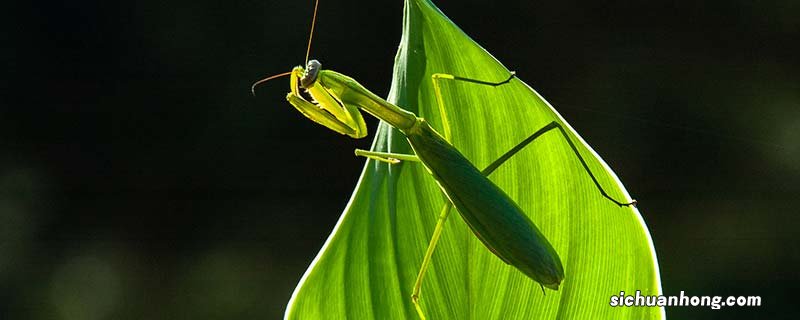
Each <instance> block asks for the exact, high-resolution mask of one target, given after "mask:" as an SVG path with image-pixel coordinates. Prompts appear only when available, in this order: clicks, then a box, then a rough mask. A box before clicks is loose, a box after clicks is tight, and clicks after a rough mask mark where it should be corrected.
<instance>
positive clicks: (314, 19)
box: [250, 0, 319, 96]
mask: <svg viewBox="0 0 800 320" xmlns="http://www.w3.org/2000/svg"><path fill="white" fill-rule="evenodd" d="M318 7H319V0H315V1H314V14H313V15H312V16H311V31H309V32H308V45H307V46H306V62H305V63H303V66H305V65H308V56H309V55H310V54H311V39H312V38H313V37H314V26H316V24H317V8H318ZM290 74H292V72H291V71H289V72H284V73H280V74H276V75H272V76H269V77H266V78H264V79H261V80H258V81H256V82H254V83H253V85H252V86H250V93H252V94H253V95H254V96H255V95H256V87H257V86H258V85H260V84H262V83H264V82H267V81H270V80H272V79H276V78H280V77H284V76H288V75H290Z"/></svg>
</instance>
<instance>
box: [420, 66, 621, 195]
mask: <svg viewBox="0 0 800 320" xmlns="http://www.w3.org/2000/svg"><path fill="white" fill-rule="evenodd" d="M515 77H516V73H515V72H514V71H511V72H509V76H508V78H506V79H505V80H503V81H499V82H490V81H484V80H477V79H470V78H464V77H459V76H454V75H451V74H446V73H435V74H433V75H432V76H431V79H432V80H433V89H434V93H435V94H436V102H437V103H438V105H439V110H440V113H441V116H442V122H443V123H444V126H445V132H446V134H445V137H446V138H447V139H448V141H449V140H450V135H449V131H450V128H449V125H448V122H447V114H446V113H445V108H444V101H443V100H444V99H442V94H441V89H440V87H439V80H443V79H444V80H454V81H463V82H467V83H473V84H477V85H486V86H492V87H497V86H500V85H503V84H506V83H509V82H511V80H512V79H514V78H515ZM553 129H558V132H559V133H560V134H561V136H562V137H563V138H564V140H566V141H567V144H568V145H569V147H570V149H572V152H573V153H574V154H575V156H577V157H578V160H579V161H580V163H581V165H582V166H583V169H584V171H586V173H587V174H589V177H590V178H591V179H592V182H594V185H595V186H596V187H597V189H598V190H600V194H601V195H603V197H605V198H606V199H608V200H610V201H611V202H613V203H615V204H616V205H618V206H631V205H634V206H635V205H636V200H632V201H631V202H622V201H618V200H616V199H614V198H612V197H611V196H610V195H608V193H607V192H606V191H605V190H604V189H603V186H601V185H600V182H598V181H597V178H596V177H595V176H594V174H593V173H592V170H591V169H589V165H588V164H586V160H584V159H583V156H581V153H580V152H578V148H577V147H576V146H575V143H574V142H572V139H570V138H569V135H567V132H566V130H564V127H563V126H561V124H560V123H558V122H557V121H553V122H550V123H548V124H547V125H545V126H544V127H542V128H541V129H539V130H537V131H536V132H534V133H533V134H531V135H530V136H529V137H528V138H526V139H525V140H523V141H522V142H520V143H518V144H517V145H516V146H514V147H513V148H511V150H509V151H507V152H506V153H505V154H503V155H502V156H500V158H498V159H497V160H495V161H494V162H493V163H492V164H490V165H489V166H487V167H486V168H485V169H484V170H483V171H482V172H483V174H484V175H486V176H488V175H489V174H491V173H492V172H493V171H494V170H495V169H497V168H498V167H500V165H502V164H503V163H504V162H506V161H507V160H508V159H509V158H511V157H512V156H514V154H516V153H517V152H519V151H520V150H522V149H523V148H525V147H526V146H527V145H528V144H530V143H531V142H533V141H534V140H536V138H539V137H540V136H541V135H543V134H545V133H547V132H548V131H550V130H553Z"/></svg>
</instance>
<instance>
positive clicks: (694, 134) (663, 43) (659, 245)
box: [0, 0, 800, 319]
mask: <svg viewBox="0 0 800 320" xmlns="http://www.w3.org/2000/svg"><path fill="white" fill-rule="evenodd" d="M436 2H437V4H438V5H439V6H440V8H441V9H442V10H443V11H444V12H445V13H446V14H448V15H449V16H450V18H452V19H453V20H454V21H456V23H457V24H459V25H460V26H461V27H462V28H463V29H464V30H465V31H466V32H467V33H468V34H470V35H471V36H472V37H473V38H474V39H476V40H477V41H478V42H479V43H481V44H482V45H483V46H484V47H485V48H487V50H489V51H490V52H492V53H493V54H494V55H495V57H497V58H498V59H499V60H500V61H503V62H504V63H505V65H506V66H508V67H509V68H510V69H512V70H516V71H517V72H518V74H519V75H520V78H522V79H523V80H525V81H526V82H528V83H529V84H531V85H532V86H533V87H534V88H536V89H537V90H538V91H539V92H540V93H541V94H542V95H543V96H545V97H546V98H547V99H548V100H549V101H550V102H551V103H552V104H553V105H554V106H555V107H556V108H557V109H558V110H559V111H560V112H561V113H562V115H564V117H565V118H566V119H567V120H568V121H569V122H570V123H571V124H572V125H573V126H574V127H575V129H576V130H577V131H578V132H580V133H581V135H582V136H583V137H584V138H585V139H586V140H587V141H588V142H589V144H591V145H592V146H593V147H594V148H595V150H597V152H598V153H599V154H600V155H601V156H603V157H604V159H605V160H606V161H607V162H608V163H609V165H610V166H611V167H612V168H614V170H615V171H616V172H617V174H618V175H619V176H620V179H621V180H622V181H623V182H624V183H625V185H626V186H627V188H628V190H629V191H630V192H631V194H632V195H633V196H634V197H635V198H636V199H638V200H639V203H640V206H639V208H640V210H641V212H642V215H643V216H644V219H645V221H646V222H647V224H648V226H649V227H650V231H651V234H652V236H653V240H654V242H655V248H656V251H657V254H658V257H659V262H660V268H661V275H662V280H663V288H664V292H665V293H666V294H679V292H680V291H682V290H683V291H686V294H690V295H723V296H727V295H760V296H762V297H763V306H762V307H760V308H745V307H734V308H728V309H723V310H720V311H713V310H710V309H707V308H701V307H694V308H692V307H682V308H668V309H667V315H668V316H669V317H670V318H672V319H714V318H719V319H734V318H741V319H756V318H758V319H760V318H775V319H777V318H784V319H789V318H795V317H796V316H797V314H798V312H797V309H796V307H795V305H796V301H794V299H793V298H792V295H793V293H795V291H796V289H797V288H798V287H800V281H798V276H797V267H798V266H800V263H799V262H800V261H799V260H800V252H798V246H797V244H798V241H797V228H798V226H800V223H798V222H799V221H798V219H800V218H799V217H800V215H798V210H797V209H796V208H798V207H800V148H798V141H800V80H799V79H798V76H797V75H798V72H800V59H798V49H800V48H799V47H798V42H800V41H798V40H799V39H800V18H798V17H800V4H798V2H796V1H790V0H783V1H709V2H702V3H695V1H684V2H680V3H675V2H673V1H650V2H648V3H647V4H641V3H637V2H635V1H630V2H612V3H603V4H599V3H597V4H587V3H580V2H572V1H535V2H533V1H502V2H500V1H497V2H491V1H463V0H462V1H455V0H448V1H445V0H440V1H436ZM3 11H4V12H3V13H0V18H1V19H0V30H2V31H0V37H1V38H0V41H2V46H3V50H2V51H0V64H2V67H1V68H2V70H4V71H5V72H4V73H5V75H4V76H3V77H2V78H0V81H1V82H2V85H1V86H0V92H2V95H0V318H3V319H125V318H131V319H175V318H192V319H223V318H224V319H245V318H247V319H254V318H260V319H274V318H278V317H280V316H281V315H282V312H283V309H284V307H285V304H286V302H287V301H288V299H289V297H290V294H291V292H292V289H293V288H294V285H295V284H296V283H297V281H298V280H299V278H300V276H301V275H302V273H303V271H304V270H305V268H306V266H307V265H308V264H309V263H310V261H311V260H312V259H313V257H314V256H315V254H316V252H317V251H318V250H319V248H320V246H321V245H322V243H323V241H324V240H325V238H326V237H327V235H328V233H329V232H330V230H331V229H332V227H333V225H334V223H335V222H336V220H337V218H338V216H339V214H340V213H341V211H342V209H343V208H344V205H345V204H346V202H347V200H348V198H349V196H350V193H351V191H352V189H353V187H354V185H355V183H356V180H357V177H358V174H359V172H360V170H361V166H362V164H363V160H362V159H357V158H355V157H354V156H353V155H352V150H353V149H354V148H356V147H361V148H364V147H368V145H369V142H370V141H369V140H370V139H371V138H370V139H365V140H363V141H354V140H350V139H345V138H343V137H341V136H339V135H337V134H334V133H331V132H329V131H327V130H326V129H324V128H322V127H319V126H317V125H315V124H313V123H311V122H309V121H306V120H305V119H304V118H302V117H301V116H300V115H299V114H297V113H296V112H295V111H294V109H292V108H291V107H290V106H289V105H288V103H286V101H285V100H284V97H285V94H286V92H287V91H288V81H287V80H286V79H285V78H284V79H281V80H276V81H275V82H272V83H268V84H265V85H263V86H262V87H260V88H259V89H258V96H256V97H253V96H251V95H250V93H249V87H250V84H251V83H252V82H253V81H255V80H257V79H259V78H261V77H263V76H266V75H270V74H274V73H278V72H285V71H289V70H290V68H291V67H293V66H295V65H297V64H301V63H302V62H303V58H304V54H305V46H306V37H307V32H308V31H307V30H308V24H309V22H310V17H311V11H312V1H238V2H232V1H203V0H193V1H166V2H165V1H123V2H119V3H111V2H107V1H48V2H36V1H27V2H23V1H16V2H12V3H6V4H5V5H4V10H3ZM401 15H402V1H400V0H394V1H366V0H364V1H334V0H323V1H322V3H321V5H320V13H319V20H318V29H317V33H316V35H315V38H314V40H315V41H314V48H313V51H312V52H313V53H312V56H313V57H316V58H319V59H320V60H322V62H323V63H324V65H325V66H326V67H328V68H332V69H335V70H337V71H340V72H343V73H345V74H348V75H350V76H353V77H355V78H356V79H358V80H359V81H360V82H362V83H363V84H365V85H366V86H367V87H369V88H371V89H372V90H373V91H375V92H376V93H378V94H379V95H385V94H386V93H387V92H388V88H389V84H390V81H391V71H392V63H393V59H394V54H395V51H396V49H397V45H398V42H399V37H400V30H401V29H400V27H401ZM375 125H376V122H375V121H371V122H369V127H370V130H372V131H374V127H375ZM487 294H488V293H487ZM598 303H601V302H598ZM602 303H606V302H602Z"/></svg>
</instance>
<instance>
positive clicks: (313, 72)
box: [300, 60, 322, 89]
mask: <svg viewBox="0 0 800 320" xmlns="http://www.w3.org/2000/svg"><path fill="white" fill-rule="evenodd" d="M321 69H322V64H321V63H319V61H317V60H311V61H309V62H308V66H306V72H305V73H304V74H303V77H302V78H300V86H301V87H303V88H304V89H307V88H308V87H310V86H311V85H313V84H314V82H316V81H317V76H318V75H319V70H321Z"/></svg>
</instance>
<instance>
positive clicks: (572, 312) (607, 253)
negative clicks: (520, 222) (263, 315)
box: [286, 0, 664, 319]
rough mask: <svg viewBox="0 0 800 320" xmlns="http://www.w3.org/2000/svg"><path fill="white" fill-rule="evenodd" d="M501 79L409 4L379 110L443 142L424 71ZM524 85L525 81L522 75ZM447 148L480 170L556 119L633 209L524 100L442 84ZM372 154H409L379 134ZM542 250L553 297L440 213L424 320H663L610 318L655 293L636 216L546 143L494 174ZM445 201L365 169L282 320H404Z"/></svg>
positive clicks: (649, 254) (462, 38)
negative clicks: (556, 268) (629, 297)
mask: <svg viewBox="0 0 800 320" xmlns="http://www.w3.org/2000/svg"><path fill="white" fill-rule="evenodd" d="M433 73H449V74H455V75H459V76H463V77H469V78H476V79H485V80H489V81H499V80H503V79H505V78H506V77H508V74H509V71H508V70H507V69H506V68H505V67H504V66H503V65H502V64H500V62H498V61H497V60H495V59H494V58H493V57H492V56H491V55H490V54H489V53H488V52H486V51H485V50H484V49H483V48H481V47H480V46H479V45H478V44H476V43H475V42H474V41H472V40H471V39H470V38H469V37H468V36H467V35H466V34H464V33H463V32H462V31H461V29H459V28H458V27H457V26H456V25H455V24H453V23H452V22H451V21H450V20H449V19H448V18H447V17H445V16H444V14H442V13H441V11H439V9H438V8H436V7H435V6H433V4H432V3H430V2H429V1H426V0H407V1H406V7H405V17H404V23H403V36H402V40H401V44H400V49H399V51H398V53H397V57H396V61H395V70H394V81H393V83H392V90H391V93H390V95H389V98H388V99H387V100H388V101H390V102H392V103H394V104H396V105H399V106H401V107H403V108H405V109H407V110H409V111H412V112H414V113H416V114H417V115H418V116H420V117H423V118H425V119H427V120H428V121H429V122H430V123H431V125H432V126H433V127H434V128H436V129H437V130H439V131H440V132H442V133H443V134H444V132H443V129H442V113H440V110H439V108H438V107H437V103H436V100H435V96H434V93H433V87H432V82H431V74H433ZM524 77H526V75H523V78H524ZM442 94H443V99H444V101H445V106H444V109H445V113H444V114H445V115H446V117H447V121H448V122H449V126H450V129H451V134H452V137H451V142H452V143H453V144H454V145H455V146H456V148H458V149H459V150H461V152H462V153H463V154H464V155H465V156H467V158H469V159H470V160H471V161H472V162H473V163H474V164H475V165H476V166H477V167H478V168H484V167H486V166H487V165H488V164H489V163H491V162H492V161H493V160H494V159H496V158H497V157H499V156H500V155H501V154H503V153H504V152H505V151H507V150H509V149H510V148H512V147H513V146H515V145H516V144H517V143H518V142H520V141H522V140H523V139H525V138H526V137H528V136H529V135H530V134H532V133H533V132H535V131H536V130H537V129H539V128H541V127H543V126H544V125H546V124H547V123H549V122H551V121H554V120H555V121H559V122H561V123H562V124H563V125H564V127H565V128H566V129H567V131H568V132H569V134H570V136H571V138H572V139H573V141H576V143H577V144H578V148H579V150H580V152H581V154H582V155H583V157H584V158H586V159H587V162H588V164H589V166H590V168H591V169H592V171H593V172H594V173H595V175H596V176H597V177H598V180H599V181H600V183H601V184H602V185H603V186H604V188H605V189H606V190H607V191H608V192H609V193H610V194H611V196H612V197H614V198H616V199H630V197H629V195H628V194H627V192H626V191H625V190H624V188H623V186H622V184H621V183H620V182H619V180H618V179H617V178H616V176H615V175H614V173H613V172H612V171H611V169H610V168H608V166H607V165H606V164H605V163H604V162H603V161H602V160H601V159H600V157H599V156H598V155H597V154H596V153H595V152H594V151H593V150H592V149H591V148H590V147H589V146H588V145H587V144H586V143H585V142H584V141H583V139H581V138H580V137H579V136H578V134H577V133H575V132H574V130H572V129H571V127H569V125H568V124H567V123H566V121H564V119H562V118H561V116H560V115H559V114H558V113H557V112H556V111H555V110H554V109H553V108H552V107H551V106H550V105H549V104H548V103H547V102H545V101H544V99H543V98H542V97H541V96H539V95H538V94H537V93H536V92H535V91H533V89H531V88H530V87H528V86H527V85H525V84H524V83H522V82H521V81H512V82H511V83H509V84H506V85H501V86H498V87H489V86H481V85H475V84H468V83H454V82H452V81H450V82H442ZM372 148H373V150H376V151H383V152H399V153H411V152H412V151H411V149H410V147H409V145H408V143H407V142H406V140H405V138H404V137H403V135H402V134H400V133H399V132H398V131H397V130H394V129H393V128H391V127H389V126H388V125H386V124H384V123H381V125H380V126H379V128H378V132H377V134H376V137H375V141H374V143H373V147H372ZM491 179H492V181H494V182H495V183H497V184H498V186H500V187H501V188H503V189H504V190H505V191H506V193H508V194H509V196H511V198H513V199H514V200H515V201H516V202H517V203H518V204H519V205H520V207H521V208H523V210H524V211H525V212H526V213H527V214H528V215H529V217H530V218H531V220H532V221H533V222H534V223H536V225H537V226H538V227H539V228H540V229H541V231H542V232H543V233H544V234H545V235H546V236H547V238H548V239H549V240H550V241H551V243H552V244H553V246H554V247H555V249H556V250H557V251H558V253H559V256H560V257H561V259H562V262H563V263H564V268H565V272H566V276H565V279H564V282H563V283H562V286H561V288H560V289H559V291H552V290H548V291H547V293H546V295H544V294H542V289H540V287H539V284H538V283H536V282H534V281H533V280H531V279H530V278H528V277H526V276H525V275H523V274H522V273H521V272H519V271H518V270H516V269H514V268H513V267H511V266H509V265H506V264H505V263H503V262H502V261H501V260H500V259H498V258H497V257H496V256H494V255H493V254H492V253H491V252H490V251H489V250H487V249H486V247H484V246H483V244H481V243H480V242H479V240H477V239H476V238H475V236H474V235H473V233H472V232H471V231H470V230H469V229H468V227H467V226H466V224H465V223H464V222H463V221H462V219H461V217H460V216H459V215H457V214H451V215H450V218H449V219H448V221H447V223H446V225H445V228H444V232H443V236H442V238H441V240H440V242H439V245H438V247H437V249H436V252H435V254H434V255H433V261H432V265H431V268H430V269H429V271H428V274H427V277H426V279H425V282H424V284H423V287H422V294H421V304H422V307H423V309H424V310H425V312H426V315H427V316H428V318H429V319H660V318H663V317H664V311H663V308H657V307H649V308H644V307H611V306H609V300H610V297H611V296H612V295H619V293H620V291H625V292H626V293H634V292H635V291H636V290H641V291H642V294H648V295H652V294H659V293H660V292H661V289H660V287H661V285H660V280H659V274H658V265H657V261H656V257H655V252H654V250H653V246H652V241H651V239H650V235H649V233H648V231H647V227H646V226H645V225H644V222H643V221H642V218H641V216H640V215H639V213H638V211H637V210H636V209H635V208H627V207H618V206H617V205H615V204H613V203H612V202H610V201H608V200H607V199H605V198H603V197H602V196H601V195H600V193H599V192H598V190H597V188H596V187H595V185H594V184H593V183H592V181H591V179H590V178H589V176H588V175H587V174H586V172H585V171H584V170H583V168H582V167H581V164H580V162H579V161H578V159H577V158H576V157H575V155H574V154H573V153H572V152H571V150H570V149H569V146H568V145H567V143H566V142H565V140H564V139H563V138H562V137H561V136H560V135H558V134H557V133H556V132H552V133H547V134H545V135H544V136H542V137H540V138H538V139H537V140H536V141H535V142H534V143H532V144H531V145H529V146H528V147H526V148H525V149H524V150H523V151H521V152H520V153H518V154H517V155H515V156H514V157H513V158H512V159H511V160H509V161H508V162H506V163H505V164H504V165H503V166H501V167H500V168H499V169H498V170H497V171H496V172H495V173H493V174H492V175H491ZM444 201H445V200H444V197H443V196H442V193H441V191H440V190H439V188H438V187H437V185H436V183H435V182H434V180H433V179H432V178H431V176H430V175H429V174H428V173H427V172H426V171H425V169H424V168H423V167H422V166H421V165H420V164H417V163H401V164H398V165H389V164H385V163H378V162H375V161H367V163H366V165H365V167H364V171H363V173H362V175H361V178H360V179H359V182H358V185H357V187H356V190H355V192H354V193H353V195H352V198H351V199H350V202H349V204H348V205H347V208H346V209H345V210H344V213H343V214H342V216H341V218H340V220H339V222H338V223H337V225H336V227H335V228H334V231H333V233H332V234H331V236H330V237H329V238H328V240H327V242H326V243H325V245H324V246H323V248H322V250H321V251H320V252H319V254H318V255H317V257H316V258H315V259H314V262H313V263H312V264H311V266H310V267H309V269H308V270H307V271H306V274H305V275H304V276H303V279H302V280H301V281H300V283H299V284H298V286H297V288H296V289H295V293H294V295H293V296H292V300H291V301H290V302H289V305H288V307H287V311H286V318H287V319H345V318H347V319H414V318H417V315H416V312H415V311H414V307H413V304H412V303H411V299H410V296H411V290H412V287H413V285H414V280H415V277H416V275H417V272H418V269H419V267H420V264H421V261H422V257H423V255H424V252H425V249H426V247H427V245H428V241H429V239H430V236H431V234H432V232H433V228H434V225H435V224H436V219H437V216H438V214H439V210H440V209H441V207H442V205H443V204H444Z"/></svg>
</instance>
